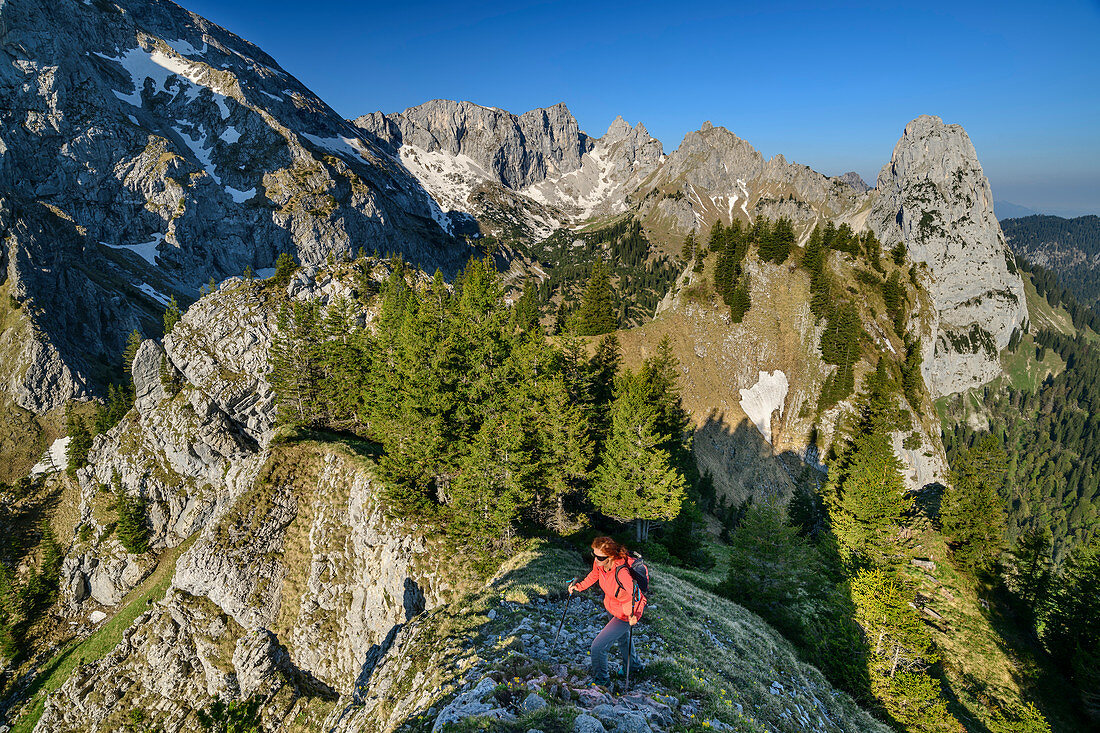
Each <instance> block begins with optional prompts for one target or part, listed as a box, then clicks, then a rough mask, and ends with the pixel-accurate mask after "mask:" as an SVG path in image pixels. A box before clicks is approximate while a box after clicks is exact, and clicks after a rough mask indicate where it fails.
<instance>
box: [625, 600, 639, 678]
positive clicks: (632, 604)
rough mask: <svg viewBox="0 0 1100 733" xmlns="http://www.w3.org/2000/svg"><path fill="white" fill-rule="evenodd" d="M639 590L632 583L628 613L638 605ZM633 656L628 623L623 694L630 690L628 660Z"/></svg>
mask: <svg viewBox="0 0 1100 733" xmlns="http://www.w3.org/2000/svg"><path fill="white" fill-rule="evenodd" d="M639 593H641V590H640V589H639V588H638V584H637V583H635V584H634V592H633V593H631V594H630V615H631V616H633V615H634V609H635V608H636V607H637V605H638V594H639ZM633 657H634V624H630V629H629V630H628V631H627V632H626V687H625V689H624V690H623V694H624V695H625V694H627V693H628V692H630V660H631V659H633Z"/></svg>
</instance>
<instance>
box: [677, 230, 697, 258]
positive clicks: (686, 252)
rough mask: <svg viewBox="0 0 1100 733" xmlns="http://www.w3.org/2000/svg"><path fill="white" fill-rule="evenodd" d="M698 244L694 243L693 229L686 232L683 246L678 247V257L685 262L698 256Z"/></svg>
mask: <svg viewBox="0 0 1100 733" xmlns="http://www.w3.org/2000/svg"><path fill="white" fill-rule="evenodd" d="M698 255H699V252H698V245H697V244H696V243H695V230H694V229H692V230H691V231H690V232H688V235H687V236H686V237H684V246H683V247H682V248H681V249H680V257H681V258H682V259H683V260H684V261H685V262H691V261H692V260H694V259H695V258H696V257H698Z"/></svg>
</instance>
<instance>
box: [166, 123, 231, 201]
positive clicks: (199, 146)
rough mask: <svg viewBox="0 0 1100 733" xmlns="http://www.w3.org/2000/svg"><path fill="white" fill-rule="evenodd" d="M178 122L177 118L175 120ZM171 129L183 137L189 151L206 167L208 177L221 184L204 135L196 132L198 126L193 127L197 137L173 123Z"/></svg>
mask: <svg viewBox="0 0 1100 733" xmlns="http://www.w3.org/2000/svg"><path fill="white" fill-rule="evenodd" d="M176 122H179V120H176ZM172 129H173V130H175V131H176V132H177V133H179V136H180V137H181V138H183V142H184V144H185V145H187V147H189V148H191V152H192V153H194V154H195V157H196V158H198V159H199V163H201V164H202V167H203V168H205V169H206V172H207V173H209V174H210V177H211V178H213V179H214V183H216V184H218V185H219V186H220V185H222V179H221V178H220V177H219V176H218V174H217V173H215V172H214V162H213V161H212V160H211V159H210V152H211V151H210V150H208V149H207V147H206V135H203V134H202V133H201V132H198V128H195V130H196V133H197V134H198V137H197V138H194V137H191V133H189V132H184V131H183V130H181V129H180V128H178V127H176V126H175V125H173V126H172Z"/></svg>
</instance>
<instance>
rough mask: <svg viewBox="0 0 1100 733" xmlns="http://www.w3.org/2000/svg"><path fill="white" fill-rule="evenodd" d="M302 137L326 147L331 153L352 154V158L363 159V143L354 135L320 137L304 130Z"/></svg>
mask: <svg viewBox="0 0 1100 733" xmlns="http://www.w3.org/2000/svg"><path fill="white" fill-rule="evenodd" d="M302 137H304V138H305V139H307V140H309V141H310V142H311V143H313V144H314V145H316V146H318V147H321V148H324V149H325V150H327V151H329V152H330V153H335V154H336V155H343V156H351V159H352V160H355V161H359V160H362V159H363V153H364V152H365V151H364V150H363V147H362V145H363V143H362V142H360V141H359V140H357V139H356V138H353V137H344V136H343V135H337V136H336V137H319V136H317V135H310V134H309V133H308V132H303V133H302Z"/></svg>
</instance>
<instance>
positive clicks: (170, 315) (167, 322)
mask: <svg viewBox="0 0 1100 733" xmlns="http://www.w3.org/2000/svg"><path fill="white" fill-rule="evenodd" d="M182 317H183V314H182V313H180V306H179V303H177V302H176V296H174V295H173V296H171V297H170V298H168V306H167V307H166V308H165V309H164V335H165V336H167V335H168V334H170V333H172V329H173V328H175V326H176V324H177V323H179V322H180V318H182Z"/></svg>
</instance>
